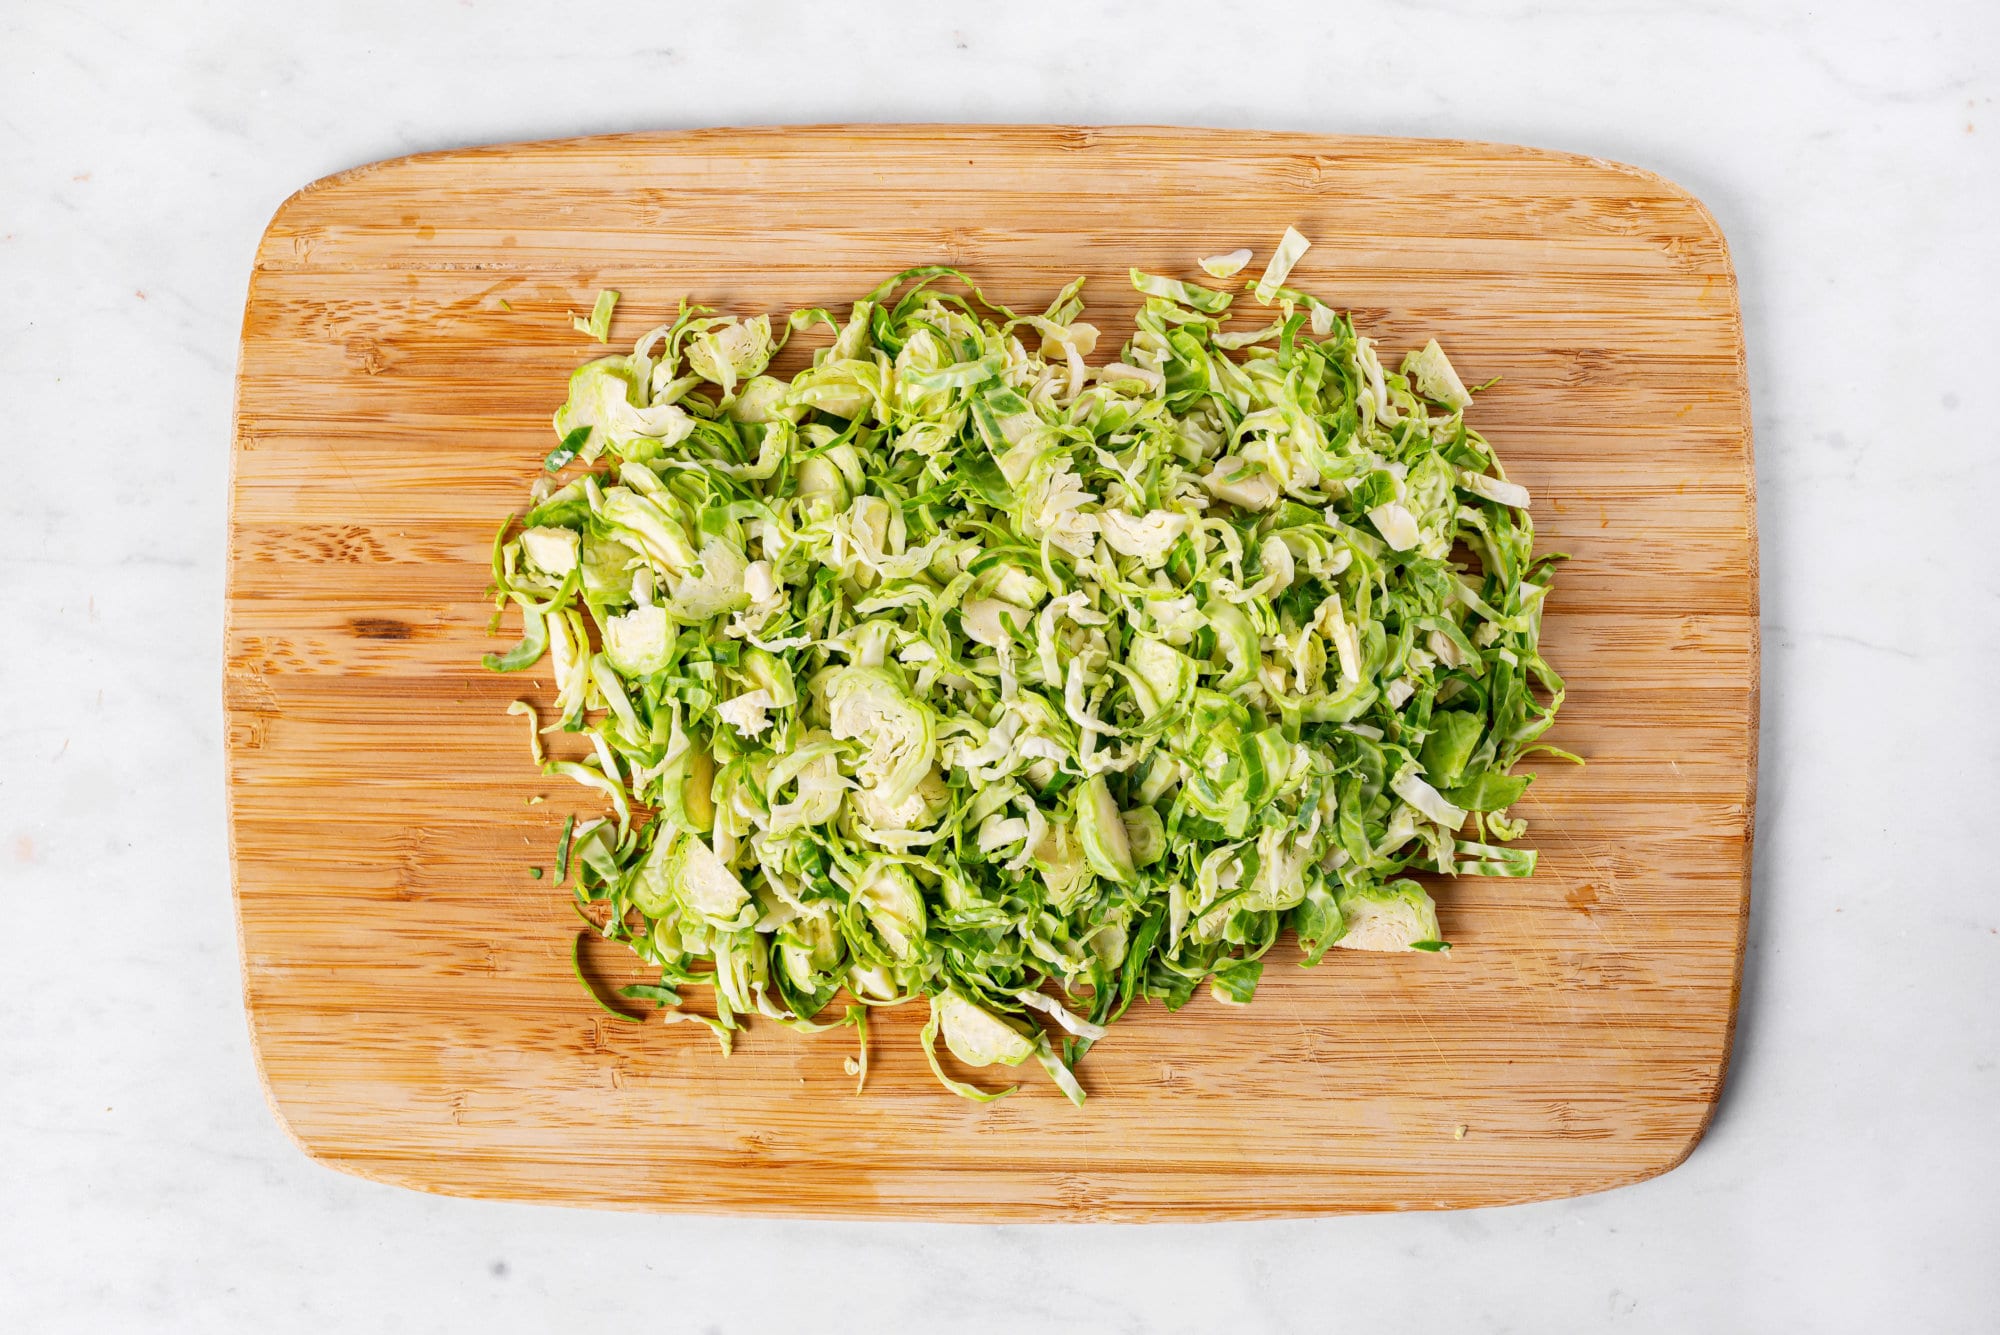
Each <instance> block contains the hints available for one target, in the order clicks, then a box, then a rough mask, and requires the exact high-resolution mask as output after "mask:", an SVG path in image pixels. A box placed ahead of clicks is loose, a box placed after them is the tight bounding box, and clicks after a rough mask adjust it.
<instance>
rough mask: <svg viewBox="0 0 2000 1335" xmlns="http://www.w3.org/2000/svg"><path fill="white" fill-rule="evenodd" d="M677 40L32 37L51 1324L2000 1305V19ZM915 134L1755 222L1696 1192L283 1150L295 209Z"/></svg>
mask: <svg viewBox="0 0 2000 1335" xmlns="http://www.w3.org/2000/svg"><path fill="white" fill-rule="evenodd" d="M653 8H654V7H650V6H626V7H622V8H621V7H616V6H612V7H606V6H603V5H594V6H571V5H562V4H524V5H520V6H514V7H510V6H504V5H496V4H488V3H483V2H481V3H474V0H464V2H463V3H459V4H449V5H447V4H425V3H418V2H417V0H401V2H400V3H348V4H342V5H334V6H315V7H306V6H287V5H267V4H252V3H240V2H239V3H230V4H213V5H204V6H200V7H187V8H183V7H178V6H166V5H151V4H143V3H138V2H137V0H128V2H126V3H102V4H81V3H72V4H61V3H54V2H53V0H51V2H50V3H40V4H34V5H19V6H11V7H9V8H8V9H7V10H6V11H5V12H4V14H0V411H4V414H5V421H6V424H7V426H8V433H7V434H8V457H9V458H10V459H11V461H12V464H13V467H12V469H11V476H10V480H9V484H8V485H7V486H6V487H5V488H4V490H0V531H4V533H5V538H4V541H0V573H3V574H4V581H3V582H4V587H5V588H6V589H7V590H8V591H9V594H10V599H11V601H10V615H9V616H8V617H7V618H6V623H5V624H6V627H7V630H6V633H5V639H6V653H5V657H4V660H0V661H4V664H5V665H4V667H0V681H4V683H5V685H6V687H7V690H6V698H7V700H8V707H7V710H6V712H5V714H4V716H3V717H0V736H4V740H5V745H4V748H0V924H4V930H0V951H4V959H0V1165H4V1166H0V1314H4V1315H0V1325H5V1326H6V1328H7V1329H9V1330H18V1331H23V1332H27V1331H35V1332H40V1331H53V1330H98V1329H101V1330H140V1329H144V1330H189V1331H197V1330H198V1331H217V1330H230V1329H255V1330H259V1331H280V1330H313V1331H322V1330H334V1329H355V1330H366V1331H397V1330H434V1329H446V1328H458V1329H469V1328H478V1329H482V1330H486V1331H493V1332H502V1331H514V1330H520V1331H543V1330H549V1329H560V1328H572V1329H582V1328H588V1327H594V1326H598V1325H606V1326H607V1328H611V1327H609V1326H608V1323H609V1322H611V1321H615V1320H617V1319H618V1318H621V1317H623V1318H627V1320H626V1321H625V1322H624V1325H626V1326H628V1327H630V1326H632V1325H633V1324H634V1323H633V1322H632V1321H631V1320H630V1318H641V1317H643V1318H644V1319H645V1320H646V1323H647V1325H648V1326H649V1327H651V1328H655V1329H661V1330H670V1331H683V1330H685V1331H715V1332H737V1331H744V1332H756V1331H764V1330H769V1329H777V1328H783V1329H828V1330H848V1329H858V1328H863V1327H865V1328H867V1329H870V1330H874V1331H882V1332H893V1331H903V1330H910V1331H916V1330H946V1331H960V1332H978V1331H987V1330H995V1331H997V1330H1009V1331H1028V1330H1035V1331H1041V1330H1050V1331H1078V1332H1082V1331H1093V1332H1095V1331H1134V1332H1155V1331H1159V1332H1167V1331H1203V1332H1212V1331H1216V1330H1224V1329H1227V1330H1259V1331H1261V1330H1273V1331H1284V1330H1299V1331H1325V1330H1343V1331H1345V1330H1354V1331H1362V1330H1403V1331H1462V1330H1486V1331H1505V1330H1513V1331H1526V1332H1541V1331H1584V1330H1597V1329H1616V1330H1621V1331H1623V1330H1630V1331H1691V1330H1699V1331H1757V1332H1769V1331H1786V1330H1811V1331H1870V1332H1877V1331H1925V1332H1948V1331H1975V1330H1980V1331H1987V1330H1992V1329H1994V1328H1995V1323H1996V1322H2000V1316H1996V1315H1995V1312H1996V1308H1997V1307H2000V1264H1996V1261H1995V1258H1996V1257H2000V1207H1996V1205H1995V1199H1996V1197H2000V1137H1996V1134H1995V1130H1996V1122H2000V1068H1996V1055H2000V1054H1996V1048H2000V1027H1996V1024H1995V1020H1996V1016H2000V982H1996V979H2000V872H1996V871H1995V870H1994V864H1993V863H1992V862H1991V861H1990V857H1991V854H1990V851H1989V850H1988V849H1987V848H1986V847H1985V842H1984V841H1983V840H1981V839H1980V838H1979V837H1978V835H1977V832H1978V831H1979V830H1981V829H1986V830H1989V831H1990V830H1992V829H1993V828H1994V826H1993V825H1990V824H1988V823H1987V822H1989V821H1992V820H1994V817H1993V815H1992V812H1993V810H1994V802H1993V793H1994V791H1995V782H1996V780H2000V726H1996V721H2000V712H1997V711H1996V705H1995V700H1996V694H1995V692H1994V691H1993V689H1992V682H1993V680H1994V677H1993V673H1994V669H1993V666H1992V665H1993V664H1994V662H1995V661H1996V658H1997V657H2000V615H1996V613H2000V580H1996V578H1995V576H1994V574H1993V573H1992V572H1993V567H1992V565H1991V564H1990V553H1989V552H1988V551H1987V550H1986V549H1987V548H1988V547H1989V546H1990V544H1985V543H1981V544H1979V545H1978V548H1977V558H1978V559H1977V560H1976V556H1975V551H1976V549H1975V544H1974V542H1973V535H1974V534H1975V533H1978V532H1981V531H1986V530H1990V529H1991V528H1992V527H1993V521H1992V520H1991V519H1990V518H1989V517H1988V516H1989V515H1990V513H1991V510H1992V507H1993V504H1994V501H1993V498H1994V496H1995V495H1996V493H2000V452H1996V446H2000V441H1996V434H2000V433H1996V431H1995V428H1994V426H1993V422H1994V417H1993V415H1992V413H1991V411H1990V410H1989V409H1982V408H1981V407H1980V396H1981V395H1982V393H1984V392H1985V390H1984V389H1983V388H1982V386H1990V384H1991V382H1992V378H1993V374H1994V371H1993V368H1994V366H1995V365H1996V363H2000V336H1996V329H2000V321H1996V320H1995V318H1994V305H1995V299H1996V298H2000V255H1996V246H1995V242H1994V240H1993V237H1994V227H1995V218H1996V216H2000V154H1996V152H1995V146H1996V144H2000V114H1996V108H1995V106H1994V100H1993V99H1994V94H1995V91H1996V64H2000V7H1996V6H1994V5H1993V4H1991V3H1990V0H1958V2H1957V3H1942V2H1940V3H1929V4H1913V5H1910V6H1903V7H1898V6H1885V5H1881V4H1876V3H1820V4H1813V5H1810V6H1808V5H1804V4H1799V3H1792V4H1771V5H1760V6H1744V7H1742V10H1743V12H1742V13H1741V14H1739V13H1738V11H1737V8H1736V7H1733V6H1727V5H1714V4H1706V3H1697V2H1690V3H1668V2H1665V0H1660V2H1657V3H1636V2H1635V3H1616V4H1606V5H1574V4H1559V3H1548V2H1545V0H1524V2H1523V3H1516V4H1505V5H1498V6H1492V7H1485V6H1480V5H1477V4H1472V3H1469V2H1468V3H1453V2H1452V0H1433V2H1432V3H1419V4H1408V5H1402V6H1393V5H1392V6H1381V7H1376V8H1375V9H1374V11H1373V12H1371V13H1368V14H1362V13H1354V14H1345V13H1335V12H1333V11H1334V7H1332V6H1327V5H1323V4H1316V3H1309V2H1308V3H1290V2H1283V3H1280V2H1278V0H1271V2H1270V3H1266V4H1263V5H1260V6H1256V7H1253V8H1252V9H1251V10H1250V12H1251V13H1252V14H1254V15H1255V18H1254V21H1250V22H1245V23H1229V22H1225V21H1224V19H1223V15H1224V13H1225V12H1226V10H1227V7H1225V6H1220V5H1214V4H1191V3H1184V2H1182V0H1161V3H1157V4H1153V5H1133V4H1124V5H1116V6H1104V7H1102V11H1103V12H1102V13H1101V15H1100V16H1099V17H1096V18H1091V17H1087V16H1085V15H1084V14H1083V11H1084V10H1085V9H1087V8H1090V7H1087V6H1080V5H1072V6H1064V7H1061V8H1060V9H1052V10H1049V11H1046V12H1045V13H1043V12H1039V11H1037V10H1036V9H1035V7H1032V6H1014V7H1006V8H1005V9H1004V10H996V11H994V12H996V13H1004V14H1005V15H1006V17H1005V18H992V17H979V16H977V15H976V14H975V12H974V10H973V8H972V7H970V6H964V7H960V6H952V5H946V4H929V5H914V4H913V5H906V6H880V7H876V6H866V5H827V4H797V3H785V4H772V5H766V6H755V7H753V6H727V5H723V6H716V5H709V6H685V7H683V6H662V7H659V12H653ZM682 8H684V9H685V10H686V12H685V13H684V14H678V15H676V14H670V13H668V12H666V11H667V10H669V9H682ZM753 9H754V10H756V11H758V12H756V13H754V14H753V13H752V11H753ZM895 10H900V11H901V12H900V14H899V15H898V14H896V13H894V12H893V11H895ZM196 15H199V17H195V16H196ZM870 119H875V120H989V121H991V120H1009V121H1050V120H1053V121H1068V122H1084V123H1092V122H1094V123H1119V122H1184V123H1194V124H1205V125H1221V126H1245V127H1264V128H1274V129H1304V130H1316V131H1361V132H1372V133H1388V134H1411V135H1439V136H1465V137H1473V138H1482V139H1495V140H1514V141H1520V142H1524V143H1529V144H1536V145H1542V146H1547V147H1553V148H1563V149H1572V150H1579V151H1583V152H1587V153H1592V154H1597V155H1600V156H1603V157H1609V158H1616V159H1621V160H1624V161H1627V162H1633V163H1638V164H1640V165H1643V166H1646V167H1650V168H1653V169H1655V170H1657V171H1660V172H1662V173H1664V174H1666V175H1667V176H1669V177H1671V178H1673V179H1675V180H1677V181H1679V182H1680V183H1681V184H1683V185H1685V186H1687V187H1688V188H1690V189H1692V190H1693V191H1695V192H1696V193H1697V194H1699V195H1700V196H1701V197H1702V198H1703V199H1704V200H1706V201H1707V203H1708V204H1709V206H1710V207H1711V208H1712V209H1713V210H1714V212H1715V215H1716V217H1717V218H1718V219H1719V220H1720V222H1721V224H1722V226H1723V228H1724V230H1725V231H1726V232H1727V234H1728V237H1729V240H1730V243H1731V245H1732V247H1733V250H1734V255H1735V260H1736V265H1737V269H1738V272H1739V274H1740V277H1741V281H1742V294H1743V303H1744V316H1745V324H1746V328H1747V332H1748V340H1749V351H1750V369H1751V396H1752V400H1753V403H1754V408H1755V414H1756V430H1757V455H1758V467H1757V472H1758V481H1759V487H1760V492H1761V500H1760V505H1759V517H1760V522H1761V527H1762V537H1763V571H1764V575H1763V607H1764V672H1765V679H1764V718H1763V729H1762V747H1763V770H1762V772H1763V779H1762V789H1761V794H1760V805H1759V815H1760V821H1759V825H1760V829H1759V837H1758V846H1757V858H1756V878H1755V892H1754V894H1755V909H1754V913H1753V917H1752V925H1751V940H1750V952H1749V960H1748V967H1747V974H1746V978H1745V983H1744V996H1743V1012H1742V1021H1741V1028H1740V1030H1739V1038H1738V1043H1737V1053H1736V1064H1735V1069H1734V1070H1733V1072H1732V1073H1731V1075H1730V1079H1729V1084H1728V1088H1727V1092H1726V1095H1725V1097H1724V1100H1723V1104H1722V1108H1721V1111H1720V1114H1719V1116H1718V1117H1717V1119H1716V1122H1715V1126H1714V1129H1713V1130H1712V1131H1711V1132H1710V1134H1709V1136H1708V1138H1707V1140H1706V1141H1705V1142H1704V1143H1703V1144H1702V1145H1701V1147H1700V1148H1699V1149H1698V1150H1697V1151H1696V1152H1695V1154H1694V1156H1693V1157H1692V1158H1691V1159H1690V1160H1689V1161H1688V1162H1687V1163H1686V1164H1685V1165H1684V1166H1682V1167H1681V1168H1679V1169H1677V1170H1676V1171H1674V1172H1672V1173H1670V1174H1668V1175H1666V1176H1665V1177H1662V1178H1659V1179H1656V1180H1655V1181H1652V1182H1649V1183H1646V1184H1643V1185H1641V1186H1637V1187H1632V1188H1628V1189H1626V1190H1623V1191H1617V1192H1613V1193H1609V1194H1606V1195H1602V1196H1596V1197H1591V1198H1586V1199H1582V1200H1574V1201H1566V1202H1560V1203H1553V1204H1546V1205H1536V1206H1525V1207H1516V1208H1511V1209H1504V1210H1488V1211H1479V1212H1472V1213H1465V1214H1452V1215H1410V1216H1400V1217H1378V1218H1358V1219H1333V1220H1318V1221H1295V1222H1284V1223H1269V1224H1254V1225H1235V1226H1224V1227H1154V1228H1131V1227H1124V1228H1120V1227H1074V1228H985V1227H980V1228H974V1227H936V1226H922V1225H841V1224H827V1223H772V1222H753V1221H741V1220H704V1219H678V1218H651V1217H640V1216H627V1215H613V1214H593V1213H587V1212H579V1211H566V1210H556V1209H549V1208H537V1207H530V1206H514V1205H493V1204H482V1203H477V1202H468V1201H457V1200H447V1199H442V1198H435V1197H427V1196H422V1195H417V1194H414V1193H410V1192H404V1191H400V1190H396V1189H393V1188H389V1187H382V1186H376V1185H373V1184H370V1183H367V1182H363V1181H360V1180H357V1179H354V1178H350V1177H345V1176H342V1175H339V1174H337V1173H334V1172H331V1171H329V1170H327V1169H325V1168H323V1167H320V1166H318V1165H316V1164H313V1163H311V1162H309V1161H307V1160H306V1159H305V1158H304V1157H303V1156H301V1155H300V1154H299V1153H298V1151H297V1150H295V1149H294V1148H293V1147H292V1145H291V1144H290V1143H289V1142H288V1141H287V1140H286V1139H285V1137H284V1135H283V1133H282V1132H281V1131H280V1130H279V1129H278V1127H277V1125H276V1123H275V1122H273V1120H272V1119H271V1117H270V1115H269V1114H268V1113H267V1112H266V1111H265V1108H264V1104H263V1100H262V1098H261V1097H260V1095H259V1093H258V1088H257V1083H256V1078H255V1075H254V1074H253V1071H252V1067H251V1062H250V1055H249V1051H248V1045H247V1040H246V1034H245V1029H244V1024H243V1019H242V1011H241V1005H240V1000H239V992H238V986H239V985H238V975H237V960H236V946H235V938H234V925H233V916H232V907H231V904H230V897H229V890H228V885H229V875H228V860H227V843H226V831H225V825H224V817H223V791H222V764H221V727H222V715H221V707H220V688H219V682H220V678H221V642H222V631H221V617H222V581H223V541H224V521H225V513H226V505H227V478H228V440H229V415H230V396H231V378H232V374H233V371H234V366H235V355H236V335H237V327H238V321H239V314H240V311H241V307H242V301H243V293H244V285H245V282H246V279H247V276H248V272H249V265H250V257H251V252H252V249H253V247H254V245H255V243H256V239H257V237H258V234H259V232H260V231H261V229H262V228H263V226H264V223H265V221H266V220H267V219H268V218H269V216H270V214H271V211H272V210H273V209H274V208H275V207H276V206H277V204H278V202H279V201H280V200H282V199H283V198H284V197H285V196H286V195H287V194H289V193H290V192H291V191H292V190H294V189H296V188H297V187H298V186H300V185H302V184H304V183H305V182H307V181H310V180H312V179H314V178H316V177H318V176H321V175H323V174H325V173H328V172H331V171H335V170H338V169H340V168H343V167H348V166H352V165H355V164H358V163H362V162H367V161H370V160H373V159H377V158H383V157H389V156H393V155H396V154H400V153H405V152H409V151H412V150H417V149H425V148H434V147H445V146H452V145H460V144H471V143H479V142H485V141H494V140H504V139H517V138H540V137H548V136H556V135H567V134H576V133H586V132H594V131H604V130H618V129H638V128H670V127H680V126H694V125H710V124H723V125H726V124H742V123H770V122H783V121H831V120H870ZM1982 813H1985V814H1982ZM996 1293H1000V1294H1009V1295H1010V1296H1008V1297H1006V1298H1005V1299H1004V1300H1002V1301H997V1302H996V1301H995V1300H993V1298H991V1297H990V1295H993V1294H996Z"/></svg>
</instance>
